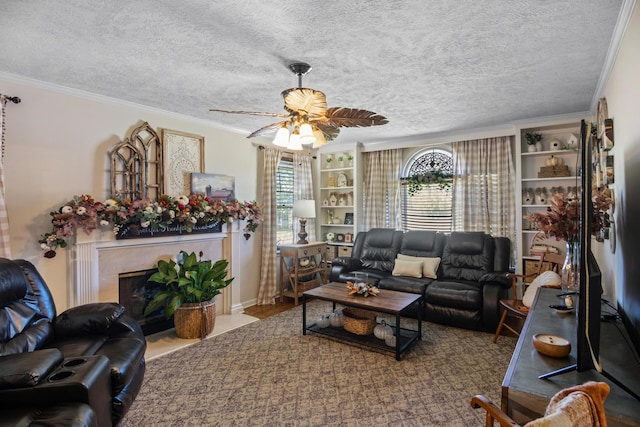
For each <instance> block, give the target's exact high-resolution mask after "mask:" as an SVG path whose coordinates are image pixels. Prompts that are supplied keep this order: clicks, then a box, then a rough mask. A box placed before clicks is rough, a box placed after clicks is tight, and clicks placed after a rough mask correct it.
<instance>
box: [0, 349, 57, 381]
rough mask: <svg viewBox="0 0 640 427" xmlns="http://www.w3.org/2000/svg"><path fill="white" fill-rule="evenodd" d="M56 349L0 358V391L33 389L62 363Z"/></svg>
mask: <svg viewBox="0 0 640 427" xmlns="http://www.w3.org/2000/svg"><path fill="white" fill-rule="evenodd" d="M62 359H63V357H62V353H61V352H60V350H57V349H47V350H37V351H31V352H25V353H17V354H9V355H7V356H0V389H5V388H21V387H33V386H34V385H36V384H38V383H40V381H41V380H43V379H44V378H45V377H46V376H47V375H48V374H49V373H50V372H51V371H53V370H54V369H56V368H57V367H58V366H59V365H60V363H62Z"/></svg>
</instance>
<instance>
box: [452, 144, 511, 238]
mask: <svg viewBox="0 0 640 427" xmlns="http://www.w3.org/2000/svg"><path fill="white" fill-rule="evenodd" d="M452 146H453V157H454V178H453V208H452V210H453V229H454V230H459V231H484V232H485V233H489V234H491V235H493V236H503V237H508V238H509V239H511V242H512V243H513V244H515V237H516V234H515V226H516V221H515V218H516V211H515V200H514V197H515V175H516V173H515V169H514V167H513V157H512V154H511V140H510V137H508V136H505V137H498V138H487V139H478V140H473V141H460V142H454V143H453V144H452Z"/></svg>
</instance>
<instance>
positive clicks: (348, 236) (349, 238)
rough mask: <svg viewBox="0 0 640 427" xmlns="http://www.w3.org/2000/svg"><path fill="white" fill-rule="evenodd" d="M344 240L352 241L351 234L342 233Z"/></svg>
mask: <svg viewBox="0 0 640 427" xmlns="http://www.w3.org/2000/svg"><path fill="white" fill-rule="evenodd" d="M344 242H345V243H353V234H351V233H345V234H344Z"/></svg>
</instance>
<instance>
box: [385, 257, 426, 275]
mask: <svg viewBox="0 0 640 427" xmlns="http://www.w3.org/2000/svg"><path fill="white" fill-rule="evenodd" d="M391 274H392V275H393V276H409V277H417V278H420V277H422V261H409V260H404V259H400V258H398V259H396V263H395V266H394V267H393V272H392V273H391Z"/></svg>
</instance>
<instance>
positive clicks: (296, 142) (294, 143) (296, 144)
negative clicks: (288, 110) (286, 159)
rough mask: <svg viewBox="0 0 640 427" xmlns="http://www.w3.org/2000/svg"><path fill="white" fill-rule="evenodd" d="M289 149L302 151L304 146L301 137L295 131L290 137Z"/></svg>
mask: <svg viewBox="0 0 640 427" xmlns="http://www.w3.org/2000/svg"><path fill="white" fill-rule="evenodd" d="M287 149H288V150H291V151H302V144H301V143H300V135H298V134H297V133H296V131H293V132H292V133H291V136H290V137H289V144H288V145H287Z"/></svg>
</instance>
